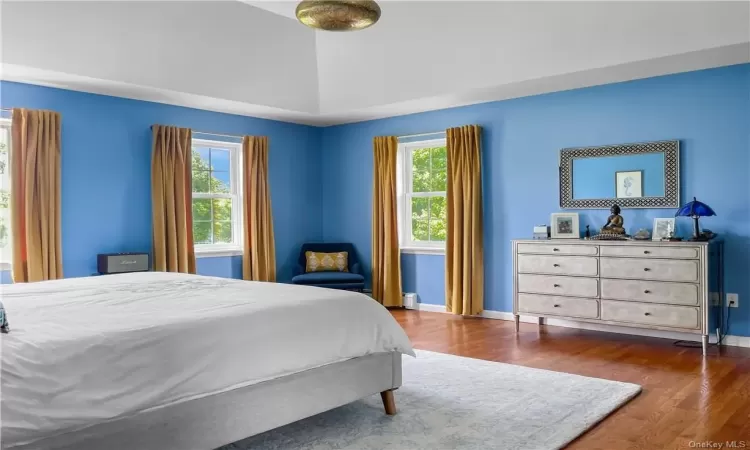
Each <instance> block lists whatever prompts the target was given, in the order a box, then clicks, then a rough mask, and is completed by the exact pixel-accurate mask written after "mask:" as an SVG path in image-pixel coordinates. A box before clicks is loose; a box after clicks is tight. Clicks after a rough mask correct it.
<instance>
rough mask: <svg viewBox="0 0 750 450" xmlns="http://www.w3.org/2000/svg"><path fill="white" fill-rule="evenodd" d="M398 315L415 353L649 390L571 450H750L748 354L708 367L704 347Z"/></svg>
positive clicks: (714, 352)
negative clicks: (730, 449) (731, 445)
mask: <svg viewBox="0 0 750 450" xmlns="http://www.w3.org/2000/svg"><path fill="white" fill-rule="evenodd" d="M391 313H392V314H393V316H394V317H395V318H396V320H398V322H399V323H400V324H401V326H403V327H404V329H405V330H406V333H407V334H408V335H409V337H410V338H411V341H412V343H413V345H414V347H415V348H417V349H423V350H431V351H436V352H442V353H451V354H454V355H461V356H468V357H471V358H479V359H486V360H490V361H500V362H505V363H511V364H518V365H522V366H528V367H536V368H540V369H548V370H555V371H558V372H567V373H574V374H579V375H585V376H590V377H598V378H606V379H610V380H617V381H625V382H629V383H636V384H640V385H641V386H643V392H642V393H641V394H640V395H639V396H638V397H636V398H635V399H634V400H632V401H631V402H630V403H628V404H626V405H625V406H624V407H623V408H621V409H620V410H618V411H616V412H615V413H614V414H612V415H611V416H609V417H608V418H607V419H605V420H604V421H603V422H602V423H600V424H599V425H597V426H596V427H594V428H593V429H591V430H589V431H588V432H587V433H586V434H584V435H583V436H581V437H580V438H578V439H577V440H576V441H574V442H573V443H571V445H570V446H569V447H568V448H570V449H586V450H590V449H602V450H617V449H646V450H660V449H689V448H700V447H696V446H695V445H694V444H692V446H691V442H694V443H696V442H698V443H704V442H709V441H712V442H716V443H723V444H724V447H723V448H727V445H726V441H736V442H737V444H736V447H735V448H747V449H750V349H745V348H737V347H723V348H722V349H721V352H720V351H719V349H718V348H716V347H711V348H710V349H709V354H708V356H707V357H706V358H705V359H704V358H703V357H702V356H701V350H700V349H698V348H695V349H693V348H682V347H676V346H674V345H673V341H671V340H666V339H656V338H647V337H638V336H628V335H621V334H614V333H602V332H596V331H586V330H576V329H571V328H562V327H552V326H541V327H539V326H537V325H536V324H526V323H522V324H521V331H520V332H519V333H518V334H516V333H515V330H514V325H513V322H510V321H504V320H493V319H480V318H462V317H457V316H453V315H450V314H442V313H430V312H424V311H408V310H393V311H391ZM396 397H397V398H396V402H397V403H398V395H397V396H396ZM743 445H744V447H743ZM715 448H718V447H715Z"/></svg>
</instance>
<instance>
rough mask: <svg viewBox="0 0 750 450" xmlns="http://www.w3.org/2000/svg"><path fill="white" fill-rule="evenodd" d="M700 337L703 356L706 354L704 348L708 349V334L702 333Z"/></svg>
mask: <svg viewBox="0 0 750 450" xmlns="http://www.w3.org/2000/svg"><path fill="white" fill-rule="evenodd" d="M701 338H702V339H701V341H702V344H703V356H706V349H708V335H707V334H704V335H703V336H701Z"/></svg>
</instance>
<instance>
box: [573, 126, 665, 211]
mask: <svg viewBox="0 0 750 450" xmlns="http://www.w3.org/2000/svg"><path fill="white" fill-rule="evenodd" d="M613 203H617V204H618V205H620V206H621V207H622V208H678V207H679V206H680V141H658V142H644V143H640V144H624V145H608V146H604V147H583V148H564V149H562V150H560V207H561V208H563V209H598V208H602V209H608V208H609V207H611V206H612V204H613Z"/></svg>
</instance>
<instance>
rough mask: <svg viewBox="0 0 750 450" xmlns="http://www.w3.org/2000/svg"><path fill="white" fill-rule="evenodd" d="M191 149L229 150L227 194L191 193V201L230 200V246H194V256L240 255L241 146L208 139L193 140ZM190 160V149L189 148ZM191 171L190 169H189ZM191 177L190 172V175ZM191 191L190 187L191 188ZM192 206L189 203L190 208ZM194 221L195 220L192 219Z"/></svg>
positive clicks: (241, 229) (241, 247) (241, 227)
mask: <svg viewBox="0 0 750 450" xmlns="http://www.w3.org/2000/svg"><path fill="white" fill-rule="evenodd" d="M192 146H193V147H210V148H217V149H225V150H229V193H228V194H206V193H199V192H193V193H192V198H193V199H201V198H206V199H214V198H227V199H231V200H232V244H195V256H196V257H198V258H201V257H217V256H237V255H242V252H243V243H244V241H243V240H244V235H245V233H244V220H243V219H244V218H243V215H242V213H243V211H244V209H243V208H244V203H243V201H242V186H243V180H242V144H241V143H239V142H224V141H213V140H209V139H193V142H192ZM191 158H192V148H191ZM191 170H192V168H191ZM190 175H191V176H192V172H191V174H190ZM191 190H192V186H191ZM192 207H193V204H192V201H191V202H190V208H191V209H192ZM193 220H195V218H193Z"/></svg>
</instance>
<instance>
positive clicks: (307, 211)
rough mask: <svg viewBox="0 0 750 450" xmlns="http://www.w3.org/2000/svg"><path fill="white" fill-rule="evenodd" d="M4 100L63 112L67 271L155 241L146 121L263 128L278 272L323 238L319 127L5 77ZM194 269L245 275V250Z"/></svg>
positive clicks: (91, 268) (87, 270) (0, 90)
mask: <svg viewBox="0 0 750 450" xmlns="http://www.w3.org/2000/svg"><path fill="white" fill-rule="evenodd" d="M0 100H2V106H3V107H25V108H34V109H50V110H53V111H57V112H59V113H61V114H62V240H63V242H62V246H63V271H64V274H65V276H66V277H81V276H87V275H90V274H92V273H94V272H96V254H97V253H105V252H128V251H151V130H150V128H149V127H150V126H151V125H152V124H164V125H176V126H180V127H188V128H193V129H195V130H198V131H213V132H218V133H230V134H250V135H265V136H268V137H269V140H270V141H269V142H270V155H269V180H270V185H271V186H270V189H271V203H272V207H273V218H274V228H275V230H274V231H275V236H276V260H277V265H278V277H279V280H281V281H285V280H289V279H290V278H291V276H292V268H293V267H294V264H295V261H296V258H297V256H298V252H299V247H300V245H301V244H302V243H304V242H307V241H311V240H313V241H314V240H320V238H321V235H322V234H321V233H322V232H321V223H322V222H321V216H320V214H321V185H320V181H319V174H320V170H321V168H320V164H321V161H320V134H321V131H320V129H319V128H314V127H308V126H303V125H294V124H289V123H283V122H276V121H272V120H264V119H256V118H250V117H243V116H236V115H230V114H221V113H215V112H209V111H202V110H197V109H190V108H182V107H178V106H170V105H163V104H159V103H151V102H143V101H137V100H128V99H124V98H118V97H109V96H104V95H95V94H86V93H80V92H74V91H67V90H61V89H52V88H46V87H39V86H32V85H27V84H20V83H11V82H0ZM196 137H202V138H208V137H207V136H204V135H201V136H196ZM197 269H198V272H199V273H201V274H205V275H216V276H226V277H230V276H231V277H235V278H241V276H242V258H241V257H231V258H230V257H225V258H200V259H199V260H198V262H197ZM2 279H6V280H7V274H6V275H4V276H3V278H2Z"/></svg>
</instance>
